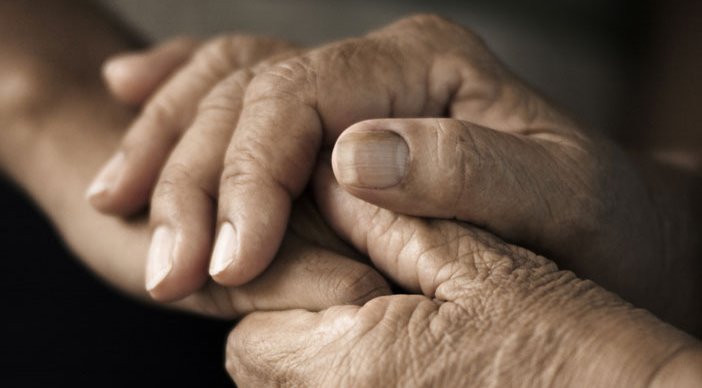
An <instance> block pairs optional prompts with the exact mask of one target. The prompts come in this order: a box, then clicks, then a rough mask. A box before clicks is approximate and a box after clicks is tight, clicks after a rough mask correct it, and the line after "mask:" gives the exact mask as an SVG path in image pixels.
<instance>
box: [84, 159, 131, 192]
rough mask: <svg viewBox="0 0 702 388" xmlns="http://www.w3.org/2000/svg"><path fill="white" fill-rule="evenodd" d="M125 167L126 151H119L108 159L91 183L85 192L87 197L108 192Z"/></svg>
mask: <svg viewBox="0 0 702 388" xmlns="http://www.w3.org/2000/svg"><path fill="white" fill-rule="evenodd" d="M123 168H124V153H122V152H119V153H117V154H115V156H113V157H112V159H110V161H108V162H107V163H106V164H105V166H104V167H103V168H102V170H100V172H99V173H98V175H97V177H96V178H95V180H93V183H91V184H90V186H89V187H88V190H87V191H86V192H85V197H86V198H88V199H90V198H93V197H96V196H99V195H102V194H104V193H106V192H107V191H108V190H110V188H111V187H112V186H114V184H115V182H116V181H117V178H119V175H120V173H121V172H122V169H123Z"/></svg>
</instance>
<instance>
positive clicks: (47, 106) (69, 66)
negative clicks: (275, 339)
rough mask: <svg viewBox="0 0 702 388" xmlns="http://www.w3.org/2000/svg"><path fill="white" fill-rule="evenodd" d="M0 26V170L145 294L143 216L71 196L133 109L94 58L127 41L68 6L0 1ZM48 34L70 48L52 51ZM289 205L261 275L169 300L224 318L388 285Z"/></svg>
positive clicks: (77, 244)
mask: <svg viewBox="0 0 702 388" xmlns="http://www.w3.org/2000/svg"><path fill="white" fill-rule="evenodd" d="M37 7H38V8H37ZM37 9H41V10H42V12H37ZM49 15H51V16H49ZM70 21H76V23H75V28H74V29H62V28H60V27H61V26H62V25H63V24H64V23H68V22H70ZM0 29H2V34H0V37H1V38H0V45H2V47H3V52H4V53H5V54H6V55H3V56H2V58H1V59H0V78H2V79H1V80H0V88H1V89H0V90H1V93H0V110H1V111H2V112H1V113H2V114H0V117H1V120H2V127H1V130H0V136H1V139H0V162H1V163H0V167H1V168H2V171H3V172H4V173H5V174H6V175H7V176H8V177H9V178H11V179H12V180H14V181H15V182H16V183H17V184H18V185H19V186H20V187H22V188H23V189H24V190H25V191H26V192H27V193H28V195H29V196H30V197H32V199H33V200H35V201H36V202H37V204H38V205H39V206H40V207H41V208H42V210H43V211H44V212H45V213H46V214H47V216H48V217H49V218H50V220H51V221H52V222H53V223H54V225H55V226H56V228H57V230H58V232H59V233H60V234H61V235H62V236H63V238H64V240H65V241H66V243H67V244H68V245H69V247H70V248H71V249H72V250H73V252H75V253H76V255H77V256H78V257H79V258H80V259H81V260H83V262H84V263H85V264H86V265H87V266H89V267H90V268H91V269H92V270H94V271H95V272H96V273H97V274H98V275H100V276H101V277H102V278H104V279H105V280H106V281H108V282H109V283H111V284H112V285H114V286H116V287H117V288H119V289H121V290H123V291H125V292H128V293H130V294H132V295H134V296H136V297H138V298H141V299H147V294H146V292H145V290H144V268H145V261H146V255H147V248H148V243H149V228H148V225H147V220H146V217H145V216H144V215H143V214H141V215H136V216H134V217H132V218H130V219H127V220H123V219H117V218H114V217H109V216H106V215H103V214H100V213H99V212H97V211H96V210H95V209H94V208H92V207H91V206H90V205H89V204H88V202H87V201H86V200H85V199H84V197H83V193H84V192H85V190H86V188H87V186H88V183H89V182H90V178H91V177H93V176H94V175H95V173H96V172H97V171H98V167H99V166H100V165H101V164H102V163H104V161H105V160H106V159H107V158H108V157H109V155H110V154H111V153H112V152H114V149H115V148H116V147H117V146H118V144H119V139H120V138H121V137H122V136H123V135H124V129H125V128H126V127H127V125H128V123H129V122H130V120H132V119H133V117H134V113H133V111H132V110H131V109H128V108H127V107H126V106H123V105H120V104H118V103H117V102H115V101H114V100H113V99H111V97H110V96H109V94H108V93H107V91H106V90H105V89H104V87H103V86H102V84H101V80H100V71H99V70H100V65H101V63H102V62H103V61H104V60H105V59H106V58H107V57H108V56H110V55H114V54H115V53H117V52H120V51H124V50H128V49H132V46H130V45H129V43H128V41H127V40H126V38H125V37H124V36H123V35H121V34H120V33H119V31H116V30H114V29H112V28H111V27H110V25H109V23H107V22H106V19H105V17H104V15H102V14H100V13H99V12H97V11H96V10H95V9H93V8H92V7H89V6H88V5H86V4H83V3H80V2H66V3H60V2H54V1H45V2H42V1H38V2H4V3H2V4H1V5H0ZM57 30H58V31H61V33H56V31H57ZM86 31H88V32H89V33H87V32H86ZM57 42H71V44H70V45H65V47H64V48H63V49H62V50H54V49H53V48H54V47H55V46H56V44H57ZM296 209H297V210H296V212H297V213H298V216H295V217H294V218H295V219H297V220H298V221H295V222H293V223H291V228H290V232H289V233H288V237H287V238H286V242H285V243H284V246H285V247H286V248H285V252H287V253H283V251H281V255H280V256H279V258H280V259H281V260H280V265H276V266H275V268H273V267H271V270H270V271H267V275H263V276H262V277H260V278H259V280H257V281H256V282H252V283H249V284H247V285H246V286H243V287H238V288H228V287H222V286H219V285H217V284H216V283H214V282H209V283H207V284H204V285H202V287H201V288H198V289H197V290H196V291H195V292H193V293H192V294H191V295H189V296H188V297H187V298H185V299H183V300H181V301H179V302H178V303H175V304H171V305H169V306H173V307H177V308H181V309H186V310H188V311H193V312H197V313H201V314H207V315H211V316H216V317H222V318H233V317H238V316H241V315H242V314H245V313H247V312H250V311H253V310H277V309H286V308H292V307H300V308H309V309H314V310H318V309H321V308H325V307H328V306H331V305H336V304H338V303H344V304H345V303H363V302H364V301H365V300H368V299H370V298H372V297H374V296H377V295H382V294H387V293H388V292H389V289H388V286H387V284H386V282H385V280H384V279H383V278H382V277H381V276H380V275H379V274H378V273H377V272H376V271H375V270H373V269H372V268H370V267H369V266H367V265H365V264H363V263H361V262H359V261H357V260H354V258H355V257H356V256H357V255H356V254H354V253H353V252H352V251H351V250H350V249H349V248H348V247H347V246H345V245H344V244H343V243H341V242H340V240H339V239H338V237H336V236H335V235H334V234H333V233H331V232H330V231H329V229H328V228H327V227H326V226H325V224H324V223H323V222H322V221H321V219H320V217H319V215H318V214H317V212H316V210H315V209H314V207H312V206H310V204H309V202H306V201H305V200H302V201H300V202H299V206H297V207H296ZM286 279H287V280H286Z"/></svg>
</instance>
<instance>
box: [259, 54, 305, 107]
mask: <svg viewBox="0 0 702 388" xmlns="http://www.w3.org/2000/svg"><path fill="white" fill-rule="evenodd" d="M315 76H316V74H315V72H314V70H313V66H312V61H311V60H310V58H309V57H308V56H298V57H295V58H291V59H288V60H285V61H282V62H278V63H275V64H272V65H270V66H267V67H266V68H265V69H263V70H262V71H261V72H260V73H258V74H256V76H255V77H254V78H253V79H252V80H251V83H250V84H249V87H248V89H247V91H246V100H247V101H248V102H251V101H255V100H259V99H269V98H273V99H278V98H290V97H292V98H295V99H297V98H299V96H300V95H301V93H300V89H301V88H304V87H306V86H309V85H314V83H315Z"/></svg>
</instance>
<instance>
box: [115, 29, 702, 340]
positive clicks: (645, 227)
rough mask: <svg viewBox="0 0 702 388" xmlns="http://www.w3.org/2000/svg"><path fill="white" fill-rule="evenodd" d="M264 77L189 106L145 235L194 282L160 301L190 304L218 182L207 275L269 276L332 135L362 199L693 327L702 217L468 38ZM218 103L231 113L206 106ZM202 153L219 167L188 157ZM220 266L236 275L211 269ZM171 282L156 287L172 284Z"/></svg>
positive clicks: (336, 57) (449, 36)
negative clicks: (158, 230)
mask: <svg viewBox="0 0 702 388" xmlns="http://www.w3.org/2000/svg"><path fill="white" fill-rule="evenodd" d="M269 62H270V63H269V64H268V65H267V66H264V67H257V68H255V69H252V70H250V71H248V72H247V71H245V70H239V71H236V72H234V73H232V75H231V76H230V78H229V79H228V80H225V81H222V82H221V83H220V84H219V85H217V86H216V87H215V88H213V90H212V91H211V92H210V93H209V95H208V96H206V97H204V98H203V99H202V100H201V101H200V103H199V104H200V110H199V112H198V114H197V116H196V118H195V120H194V123H195V124H193V126H192V127H191V130H190V131H188V132H186V136H185V137H184V138H182V139H181V141H180V143H179V145H178V149H177V150H176V151H175V152H174V153H175V154H176V155H177V157H173V158H172V159H176V160H178V162H177V163H171V166H170V167H169V166H168V165H167V166H166V167H165V168H164V172H163V173H162V175H161V178H160V183H159V184H158V185H157V189H156V191H155V194H154V197H153V200H152V206H153V210H152V218H153V219H154V220H155V221H154V225H156V226H161V225H166V226H167V227H169V228H170V229H173V230H178V231H179V232H178V233H180V234H181V235H182V238H183V239H184V240H187V241H189V244H188V245H187V246H186V247H184V248H181V249H179V250H177V251H176V252H175V253H174V255H175V256H176V257H178V260H179V261H180V262H187V263H193V264H191V265H190V266H189V267H188V268H186V269H184V270H183V272H188V271H194V270H196V269H198V268H199V269H200V271H201V272H200V273H193V272H189V273H190V275H182V276H183V277H185V276H190V278H194V279H198V281H195V282H193V283H185V285H184V286H180V284H183V283H182V282H176V283H177V284H178V287H179V289H177V290H173V289H171V290H169V291H168V292H164V294H163V295H166V294H167V295H178V296H182V295H185V294H187V293H188V292H189V291H190V290H191V289H192V288H193V287H194V286H195V285H196V284H199V282H201V281H203V280H202V279H204V276H205V275H204V273H203V272H204V269H203V268H204V267H205V262H206V261H207V256H208V255H207V253H208V252H209V251H210V250H211V249H212V246H211V245H210V241H212V239H213V237H214V236H213V232H214V230H213V229H212V228H211V226H210V225H211V224H212V222H214V220H213V218H214V215H213V209H212V206H213V203H212V200H211V197H215V196H216V193H215V192H214V191H215V190H214V188H215V187H216V186H217V182H216V180H217V178H216V176H219V175H221V180H220V182H219V202H218V204H217V205H218V209H217V212H218V219H219V220H220V225H222V224H225V225H231V227H228V228H225V229H227V230H229V231H232V230H233V231H234V233H233V235H234V236H233V237H229V240H227V239H226V238H224V237H221V236H220V239H219V240H220V243H219V244H218V245H220V246H221V247H224V248H221V249H216V247H217V246H215V254H214V255H213V257H214V258H213V262H212V263H211V267H210V272H211V274H212V275H213V277H214V279H215V280H216V281H217V282H219V283H221V284H242V283H245V282H246V281H248V280H250V279H251V278H254V277H255V276H256V275H257V274H258V273H259V272H260V271H261V270H263V269H264V268H265V267H266V266H267V265H268V263H269V262H270V261H271V257H272V255H273V254H274V253H275V252H276V250H277V248H278V245H277V242H278V241H279V239H280V236H282V234H283V232H284V230H285V225H286V222H287V214H288V213H289V208H290V203H291V201H292V200H293V199H294V198H296V197H297V196H298V195H300V194H301V193H302V191H303V189H304V187H305V185H306V183H307V181H308V178H309V174H310V173H311V171H312V168H313V166H314V165H315V163H316V162H317V157H318V152H319V151H320V149H322V148H323V147H328V146H331V145H332V144H333V143H334V142H335V141H337V138H338V141H337V143H336V147H335V151H334V169H335V172H336V176H337V178H338V179H339V180H340V182H341V183H342V185H343V186H344V188H345V189H347V190H349V191H350V192H351V193H353V194H354V195H356V196H358V197H359V198H363V199H364V200H366V201H369V202H371V203H374V204H376V205H379V206H381V207H385V208H389V209H391V210H394V211H397V212H400V213H404V214H410V215H416V216H425V217H435V218H447V219H459V220H462V221H466V222H470V223H471V224H474V225H477V226H480V227H482V228H484V229H486V230H488V231H490V232H492V233H494V234H496V235H498V236H500V237H501V238H503V239H505V240H507V241H510V242H512V243H516V244H519V245H523V246H526V247H529V248H531V249H532V250H534V251H537V252H539V253H541V254H544V255H547V256H548V257H551V258H553V259H554V260H556V261H557V262H558V264H559V265H561V266H562V267H564V268H567V269H572V270H574V271H575V272H576V273H578V274H579V275H580V276H583V277H586V278H590V279H593V280H595V281H597V282H598V283H599V284H602V285H603V286H605V287H606V288H608V289H610V290H612V291H615V292H617V293H619V294H620V295H622V296H623V297H624V298H625V299H627V300H629V301H631V302H633V303H635V304H637V305H639V306H643V307H646V308H649V309H651V310H652V311H654V312H656V313H658V314H660V315H661V316H663V317H664V318H666V319H668V320H670V321H671V322H674V323H676V324H679V325H684V326H685V327H686V328H690V329H691V330H699V327H700V311H698V310H694V309H690V306H689V304H688V302H687V301H689V300H695V298H698V297H699V296H700V286H699V284H700V282H699V273H700V271H699V261H698V260H696V259H695V256H694V253H693V254H690V252H696V249H697V248H698V247H697V246H696V244H697V243H696V241H697V237H696V236H695V235H694V234H690V233H688V232H686V231H688V230H695V229H694V228H695V225H697V224H698V220H696V219H692V220H691V218H694V217H697V215H696V214H695V215H694V216H693V217H688V216H686V215H684V214H686V213H690V211H689V209H690V206H689V205H690V204H689V203H688V202H686V200H685V193H689V192H691V191H692V192H694V190H696V189H694V190H693V189H690V188H689V187H688V186H686V185H687V184H682V185H681V184H678V183H677V182H676V183H672V182H671V179H666V180H661V178H660V177H662V176H663V177H670V176H673V175H671V174H670V173H669V172H668V171H666V170H665V169H661V168H660V166H658V165H655V163H652V162H651V161H650V160H648V159H646V157H645V156H644V157H643V159H644V160H643V161H642V160H640V159H639V158H637V159H632V158H629V157H628V155H626V154H625V152H623V151H622V150H621V149H619V148H618V147H617V146H616V145H615V144H613V143H612V142H610V141H608V140H606V139H604V138H603V137H602V136H601V135H600V134H597V133H595V132H593V131H590V130H587V129H585V128H582V127H580V126H579V125H578V124H577V123H576V122H574V121H573V120H571V119H569V118H568V117H567V116H565V115H563V114H562V113H561V112H559V111H558V110H557V109H556V108H554V107H553V106H552V105H551V104H549V103H548V102H547V101H545V100H544V99H543V98H541V97H540V96H539V95H538V94H536V93H535V92H534V91H532V90H531V89H530V88H529V87H528V86H526V85H525V84H524V83H522V82H521V81H520V80H518V79H516V78H515V77H514V76H513V75H512V74H510V73H509V71H507V70H506V69H505V68H504V66H503V65H502V64H500V63H499V61H498V60H497V59H496V58H495V57H494V56H493V55H492V53H490V51H489V50H488V49H487V48H486V47H485V46H484V44H483V43H482V41H481V40H480V39H479V38H478V37H476V36H475V35H474V34H472V33H471V32H470V31H467V30H465V29H463V28H461V27H458V26H456V25H453V24H451V23H449V22H447V21H445V20H443V19H439V18H436V17H433V16H417V17H412V18H408V19H406V20H403V21H400V22H398V23H395V24H393V25H390V26H388V27H386V28H383V29H381V30H379V31H376V32H373V33H371V34H369V35H367V36H366V37H363V38H359V39H352V40H348V41H343V42H337V43H333V44H331V45H328V46H324V47H320V48H316V49H312V50H307V51H305V52H302V53H300V54H298V55H293V56H292V57H290V58H287V59H284V60H281V61H278V62H273V61H269ZM340 75H343V77H341V76H340ZM251 77H252V78H251ZM242 78H243V81H242ZM232 79H233V80H234V81H232ZM249 79H250V83H248V81H249ZM242 84H243V85H248V86H245V87H242ZM165 89H166V88H164V90H165ZM176 97H178V96H175V97H172V98H176ZM198 97H199V96H198ZM179 98H184V97H182V96H181V97H179ZM189 98H191V97H189ZM222 102H225V103H228V105H227V106H228V108H227V109H217V108H218V107H221V106H222ZM212 107H215V108H214V109H212ZM239 107H240V108H241V112H240V113H239V111H238V108H239ZM444 115H448V118H445V119H439V120H437V119H402V118H401V117H407V116H410V117H439V116H444ZM382 117H397V118H396V119H392V120H388V119H382V120H381V119H377V118H382ZM237 120H238V123H237V125H236V129H235V128H234V126H233V125H232V124H231V123H234V122H237ZM223 123H226V124H223ZM205 128H206V129H207V133H205V130H204V129H205ZM166 132H167V131H166ZM232 132H233V133H232ZM342 132H343V133H344V135H343V136H341V137H339V135H340V134H341V133H342ZM191 133H192V134H191ZM382 133H390V134H391V135H392V134H394V135H395V137H397V136H399V138H401V139H402V140H403V141H404V142H405V148H406V150H404V151H402V152H404V153H406V155H405V156H403V157H404V158H405V159H403V160H404V161H403V162H402V163H399V165H398V163H397V160H396V159H393V158H395V157H396V156H397V155H396V154H395V153H394V152H396V151H395V150H394V149H393V150H389V149H386V150H385V151H384V150H383V147H381V145H382V144H386V143H384V142H383V141H381V140H380V138H379V137H378V136H380V134H382ZM203 134H204V135H203ZM229 137H231V141H230V143H229V146H228V147H229V149H228V150H227V151H226V156H224V166H223V167H222V165H221V164H220V163H219V160H221V158H222V155H224V152H225V151H224V148H225V143H226V141H227V139H229ZM364 137H370V141H368V140H366V141H364V139H363V138H364ZM280 139H286V141H281V140H280ZM363 144H375V145H374V146H373V147H375V148H373V152H370V153H369V152H366V153H364V152H365V151H358V150H359V149H361V148H362V146H363ZM387 144H389V143H387ZM203 148H205V149H208V150H211V152H212V154H213V155H215V156H216V157H209V155H208V156H206V157H204V158H203V157H202V156H198V152H197V150H199V149H203ZM357 151H358V152H357ZM402 152H401V153H402ZM370 154H378V155H381V156H382V155H385V156H387V157H385V156H383V157H381V158H380V159H383V158H385V159H383V160H385V161H386V162H387V161H388V160H389V161H390V162H389V164H390V167H393V169H391V170H392V171H391V170H387V171H390V172H391V173H392V174H395V175H394V176H395V178H397V179H395V180H394V181H393V182H392V184H389V185H388V184H387V179H388V175H387V174H386V175H383V176H380V175H376V176H364V175H363V174H364V171H365V172H366V173H367V174H368V173H370V174H371V175H372V174H378V171H386V170H384V169H383V168H384V165H383V163H378V162H376V161H371V160H370V159H368V155H370ZM403 155H404V154H403ZM386 164H387V163H386ZM652 164H654V166H653V167H651V165H652ZM359 166H360V167H359ZM363 166H365V167H366V168H365V169H364V168H363ZM385 167H387V166H385ZM399 168H402V169H404V171H403V172H402V174H400V173H399V170H398V169H399ZM390 172H389V173H390ZM398 174H400V175H398ZM381 178H382V179H385V180H384V181H383V182H380V181H378V179H381ZM685 179H687V178H681V179H679V180H678V181H680V182H682V181H685ZM118 185H119V184H118ZM140 190H141V189H140ZM203 192H204V194H203ZM191 193H192V194H191ZM681 193H682V194H681ZM688 195H689V194H688ZM671 198H675V200H674V201H676V202H677V203H675V204H671V203H672V202H671ZM689 198H694V195H689ZM173 209H177V211H175V210H173ZM186 225H195V226H197V227H191V228H187V227H185V226H186ZM222 241H229V242H225V243H222ZM232 241H233V242H232ZM227 247H228V249H227ZM216 258H220V259H221V258H224V259H228V260H231V261H230V262H229V263H228V264H226V263H225V265H224V266H221V265H218V264H217V261H218V260H216ZM175 272H176V274H174V275H173V278H178V276H180V275H178V274H179V273H180V272H179V271H175ZM169 277H170V275H168V276H166V278H165V279H164V280H163V284H164V286H163V287H164V288H166V287H170V286H166V285H170V284H172V283H174V282H173V280H172V279H170V278H169ZM671 279H675V281H671Z"/></svg>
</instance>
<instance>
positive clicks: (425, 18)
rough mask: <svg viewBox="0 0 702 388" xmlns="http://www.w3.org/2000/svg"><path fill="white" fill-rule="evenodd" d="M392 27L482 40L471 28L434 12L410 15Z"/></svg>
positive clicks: (475, 40)
mask: <svg viewBox="0 0 702 388" xmlns="http://www.w3.org/2000/svg"><path fill="white" fill-rule="evenodd" d="M393 28H397V29H399V30H403V31H404V30H410V31H414V32H416V33H421V34H427V33H429V34H441V35H442V36H443V35H445V36H450V37H452V38H453V39H455V38H456V37H458V38H461V39H468V40H469V41H472V42H479V41H482V40H481V38H480V36H479V35H478V34H477V33H475V32H474V31H473V30H471V29H469V28H467V27H464V26H462V25H459V24H456V23H454V22H452V21H450V20H449V19H446V18H444V17H442V16H439V15H436V14H429V13H422V14H415V15H410V16H408V17H406V18H404V19H401V20H400V21H398V22H397V23H396V24H394V25H393Z"/></svg>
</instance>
